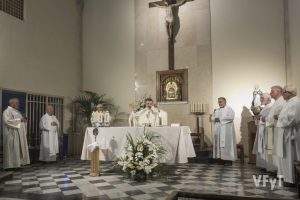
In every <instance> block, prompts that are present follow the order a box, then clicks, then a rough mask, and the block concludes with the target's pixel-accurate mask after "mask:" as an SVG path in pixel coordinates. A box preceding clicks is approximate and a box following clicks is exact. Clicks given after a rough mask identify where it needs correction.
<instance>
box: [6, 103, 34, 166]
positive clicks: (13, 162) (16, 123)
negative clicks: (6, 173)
mask: <svg viewBox="0 0 300 200" xmlns="http://www.w3.org/2000/svg"><path fill="white" fill-rule="evenodd" d="M18 109H19V100H18V99H16V98H14V99H10V100H9V106H8V108H7V109H6V110H4V112H3V168H4V169H9V168H19V167H21V166H22V165H27V164H30V159H29V152H28V144H27V128H26V123H27V119H26V118H24V117H23V116H22V114H21V113H20V112H19V111H18Z"/></svg>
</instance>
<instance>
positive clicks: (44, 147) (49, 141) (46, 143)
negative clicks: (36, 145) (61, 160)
mask: <svg viewBox="0 0 300 200" xmlns="http://www.w3.org/2000/svg"><path fill="white" fill-rule="evenodd" d="M40 130H41V132H42V134H41V144H40V156H39V160H40V161H44V162H51V161H56V156H57V154H58V153H59V146H58V132H59V122H58V120H57V118H56V117H55V116H54V108H53V106H51V105H48V106H47V107H46V114H44V115H43V116H42V118H41V120H40Z"/></svg>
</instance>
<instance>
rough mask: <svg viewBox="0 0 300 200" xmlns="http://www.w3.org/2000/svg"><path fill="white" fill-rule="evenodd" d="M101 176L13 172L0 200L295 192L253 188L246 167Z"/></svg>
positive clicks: (85, 171)
mask: <svg viewBox="0 0 300 200" xmlns="http://www.w3.org/2000/svg"><path fill="white" fill-rule="evenodd" d="M101 167H102V175H101V176H99V177H90V176H89V168H90V166H89V163H88V162H86V161H80V160H72V161H64V162H63V161H60V162H58V163H53V164H37V165H32V166H28V167H25V168H23V169H21V170H19V171H17V172H14V174H13V178H12V179H11V180H8V181H5V182H3V183H1V184H0V200H2V199H8V198H15V199H34V200H38V199H43V200H52V199H64V200H71V199H87V200H94V199H101V200H106V199H136V200H143V199H157V200H160V199H165V198H166V197H167V195H168V194H170V193H171V192H173V191H178V190H183V191H191V192H200V193H214V194H229V195H238V196H257V197H269V198H273V199H277V198H278V199H283V198H285V199H297V194H296V189H295V188H284V187H280V188H276V189H275V190H273V191H271V190H270V187H259V188H256V187H255V184H254V181H253V178H252V176H253V175H254V174H256V175H259V174H260V173H259V172H258V171H257V170H256V169H255V168H254V167H253V166H250V165H246V166H241V165H240V164H234V165H233V166H223V165H213V164H184V165H167V166H164V167H163V170H162V174H161V175H159V176H157V177H153V178H151V180H148V181H146V182H142V183H141V182H135V181H132V180H129V179H127V178H126V177H124V176H123V174H122V173H121V172H120V171H118V170H112V169H113V163H104V164H102V165H101Z"/></svg>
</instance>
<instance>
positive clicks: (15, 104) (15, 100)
mask: <svg viewBox="0 0 300 200" xmlns="http://www.w3.org/2000/svg"><path fill="white" fill-rule="evenodd" d="M8 104H9V106H10V107H12V108H14V109H17V110H18V109H19V105H20V102H19V99H18V98H13V99H10V100H9V101H8Z"/></svg>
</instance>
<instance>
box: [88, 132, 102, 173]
mask: <svg viewBox="0 0 300 200" xmlns="http://www.w3.org/2000/svg"><path fill="white" fill-rule="evenodd" d="M98 133H99V131H98V128H94V130H93V135H94V136H95V142H97V136H98ZM99 153H100V148H99V146H98V147H96V149H95V150H94V151H92V152H90V155H91V156H90V157H91V172H90V176H99V175H100V163H99Z"/></svg>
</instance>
